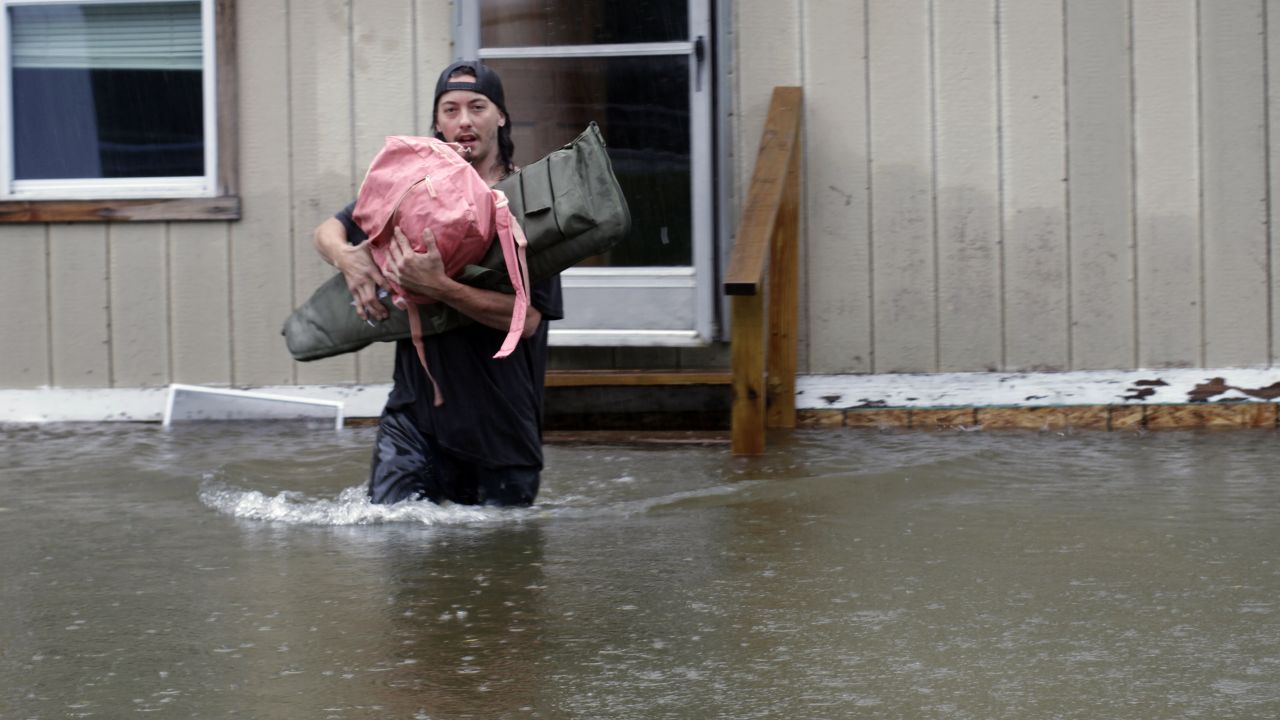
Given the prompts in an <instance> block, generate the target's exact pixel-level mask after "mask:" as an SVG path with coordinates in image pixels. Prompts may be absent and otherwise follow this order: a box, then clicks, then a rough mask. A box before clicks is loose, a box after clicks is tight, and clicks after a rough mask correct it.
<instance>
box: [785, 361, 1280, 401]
mask: <svg viewBox="0 0 1280 720" xmlns="http://www.w3.org/2000/svg"><path fill="white" fill-rule="evenodd" d="M1213 378H1222V379H1223V380H1224V381H1225V384H1226V385H1227V386H1229V387H1232V388H1239V389H1247V390H1257V389H1261V388H1267V387H1269V386H1271V385H1272V384H1275V383H1280V369H1275V368H1207V369H1203V368H1202V369H1185V368H1179V369H1163V370H1098V371H1072V372H1059V373H930V374H883V375H803V376H800V377H798V378H796V407H797V409H802V410H822V409H835V410H843V409H850V408H858V407H888V408H935V407H987V406H1006V407H1047V406H1066V405H1125V404H1129V405H1154V404H1168V403H1173V404H1178V403H1187V402H1190V401H1191V399H1190V393H1191V391H1192V390H1194V389H1195V388H1196V386H1198V385H1201V384H1202V383H1206V382H1208V381H1209V380H1211V379H1213ZM1239 389H1234V390H1228V391H1226V392H1224V393H1221V394H1218V395H1215V396H1213V397H1212V398H1210V401H1211V402H1219V401H1223V400H1232V401H1246V402H1267V400H1266V399H1265V398H1257V397H1253V396H1250V395H1248V394H1246V393H1244V392H1241V391H1240V390H1239Z"/></svg>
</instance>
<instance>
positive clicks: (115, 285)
mask: <svg viewBox="0 0 1280 720" xmlns="http://www.w3.org/2000/svg"><path fill="white" fill-rule="evenodd" d="M167 234H168V228H167V227H166V226H165V225H164V224H162V223H133V224H122V223H118V224H115V225H111V226H108V228H107V248H108V255H109V258H108V262H107V269H108V270H109V275H108V277H110V278H111V282H110V283H109V296H108V300H109V302H108V303H107V311H108V313H109V315H110V319H111V325H110V327H111V345H110V347H111V367H112V368H113V370H114V375H113V377H112V384H113V385H117V386H122V387H155V386H159V385H166V384H168V383H169V377H170V373H169V271H168V265H169V263H168V260H169V257H168V248H167V241H168V238H167Z"/></svg>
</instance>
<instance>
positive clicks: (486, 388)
mask: <svg viewBox="0 0 1280 720" xmlns="http://www.w3.org/2000/svg"><path fill="white" fill-rule="evenodd" d="M354 208H355V203H352V204H351V205H348V206H347V207H346V208H344V209H343V210H342V211H341V212H339V213H338V214H337V215H335V217H336V218H337V219H338V221H339V222H341V223H342V224H343V225H344V226H345V227H346V228H347V241H348V242H351V243H352V244H359V243H361V242H364V240H365V238H366V237H367V236H366V235H365V233H364V231H362V230H361V229H360V227H359V226H357V225H356V224H355V221H354V220H353V219H352V211H353V210H354ZM529 295H530V302H531V303H532V305H533V306H534V307H535V308H537V309H538V311H539V312H541V313H542V323H541V324H540V325H539V326H538V330H537V332H536V333H535V334H534V335H533V336H532V337H529V338H525V339H522V340H521V341H520V342H519V343H518V344H517V345H516V349H515V350H513V351H512V353H511V354H510V355H508V356H507V357H505V358H501V359H497V360H495V359H494V358H493V354H494V353H495V352H497V351H498V348H499V347H501V346H502V341H503V338H505V337H506V331H505V330H497V329H494V328H491V327H488V326H486V325H482V324H480V323H471V324H468V325H463V326H462V327H459V328H455V329H453V330H449V331H447V332H443V333H440V334H438V335H428V336H426V337H424V338H423V339H422V345H423V350H424V352H425V354H426V357H427V367H428V368H430V370H431V375H432V376H433V377H434V378H435V379H436V382H437V383H438V384H439V386H440V395H441V397H443V398H444V404H443V405H440V406H439V407H437V406H435V404H434V402H433V401H434V395H433V392H432V388H431V381H430V380H429V379H428V378H427V375H426V373H425V372H424V371H423V369H422V363H421V362H419V360H418V351H417V349H416V348H414V346H413V343H412V342H411V341H409V340H401V341H399V342H397V343H396V368H395V375H394V376H393V386H392V388H391V395H390V397H389V398H387V408H388V409H392V410H404V411H406V412H410V413H412V415H413V416H414V418H415V420H416V421H417V424H418V427H419V429H421V430H422V432H424V433H427V434H430V435H432V436H434V437H435V439H436V442H438V443H440V445H441V446H443V447H444V448H446V449H447V450H449V451H450V452H452V453H454V454H455V455H458V456H460V457H463V458H466V459H468V460H471V461H472V462H474V463H476V464H477V465H480V466H482V467H512V466H519V467H536V468H541V467H542V398H543V383H544V380H545V376H546V363H547V322H548V321H549V320H559V319H560V318H562V317H564V307H563V303H562V301H561V297H560V276H559V275H557V276H555V277H553V278H551V279H549V280H543V281H540V282H535V283H532V287H531V288H530V292H529Z"/></svg>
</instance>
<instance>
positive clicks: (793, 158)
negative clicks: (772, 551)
mask: <svg viewBox="0 0 1280 720" xmlns="http://www.w3.org/2000/svg"><path fill="white" fill-rule="evenodd" d="M803 97H804V96H803V93H802V92H801V90H800V88H798V87H776V88H774V89H773V99H772V101H771V102H770V104H769V115H768V117H767V118H765V127H764V132H763V133H761V136H760V150H759V152H758V153H757V155H756V167H755V172H754V173H753V174H752V176H751V187H750V188H749V189H748V191H747V204H746V207H745V208H744V209H743V213H742V219H741V221H740V222H739V224H738V233H737V238H736V239H735V240H734V246H733V251H732V253H731V254H730V256H729V269H728V271H727V272H726V273H725V282H724V291H725V294H726V295H729V296H730V298H731V304H730V306H729V307H730V310H731V312H732V313H733V319H732V321H731V327H730V332H731V336H730V339H731V343H732V347H731V352H730V356H731V357H730V360H731V362H732V363H733V414H732V415H733V417H732V422H733V426H732V435H733V454H735V455H762V454H764V445H765V442H764V441H765V427H766V424H767V425H768V426H770V427H795V422H796V410H795V394H796V393H795V375H796V322H797V320H796V318H797V306H798V300H797V298H798V296H799V287H798V285H799V283H798V280H797V278H798V273H799V259H798V257H799V248H798V246H799V240H800V232H799V226H800V225H799V224H800V180H801V177H800V175H801V173H800V165H801V162H802V158H803V154H802V152H801V150H800V146H799V143H800V109H801V104H802V101H803ZM766 265H767V267H768V271H769V277H768V279H767V282H766V278H765V269H766ZM766 292H767V297H768V302H769V309H768V313H767V320H768V325H767V326H766V324H765V321H766V312H765V301H766ZM766 358H767V359H768V360H767V365H768V374H767V375H766V373H765V367H766Z"/></svg>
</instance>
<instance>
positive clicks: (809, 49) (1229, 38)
mask: <svg viewBox="0 0 1280 720" xmlns="http://www.w3.org/2000/svg"><path fill="white" fill-rule="evenodd" d="M803 6H804V13H803V14H804V16H805V17H806V18H808V19H809V20H808V21H807V22H806V23H805V25H804V30H805V33H804V36H803V37H802V38H801V46H802V57H803V62H804V67H805V68H806V76H805V78H804V85H805V91H806V111H807V116H806V118H805V123H806V133H807V139H808V140H809V144H808V152H807V155H806V162H807V167H806V178H807V188H806V189H807V192H808V214H807V217H806V221H807V226H806V243H807V245H808V250H807V252H808V255H807V258H808V264H807V266H806V270H805V280H806V282H807V291H808V293H809V295H808V304H809V316H808V318H807V319H808V322H809V325H808V326H807V327H805V328H802V331H803V332H807V333H808V334H807V335H806V336H805V337H804V338H803V341H804V343H805V344H806V346H807V347H808V349H809V353H808V360H809V361H808V364H807V365H806V366H804V368H803V369H805V370H807V371H809V372H814V373H830V372H861V371H872V372H887V371H892V370H922V371H932V370H985V369H1005V370H1065V369H1104V368H1127V367H1135V366H1136V367H1152V366H1156V367H1160V366H1231V365H1266V364H1269V363H1270V362H1271V361H1272V357H1273V356H1274V355H1275V353H1276V352H1277V348H1276V335H1277V333H1278V332H1280V318H1277V317H1276V312H1275V308H1276V307H1277V306H1278V305H1280V290H1277V283H1276V281H1275V277H1276V274H1277V272H1280V259H1277V257H1276V255H1277V253H1276V248H1275V247H1274V238H1275V233H1274V232H1273V231H1272V230H1271V223H1272V213H1273V210H1272V208H1274V207H1276V202H1274V200H1275V198H1276V197H1277V196H1276V195H1274V192H1275V191H1274V189H1273V187H1272V185H1273V183H1272V178H1273V177H1274V172H1273V171H1275V170H1277V169H1280V161H1278V160H1277V158H1278V157H1280V154H1278V153H1277V152H1276V149H1275V147H1274V145H1272V144H1270V142H1271V138H1274V137H1277V136H1278V135H1277V134H1276V133H1275V132H1271V130H1272V128H1273V127H1274V126H1273V125H1272V123H1274V118H1275V117H1276V113H1274V112H1269V109H1273V108H1274V105H1273V103H1274V102H1275V101H1274V98H1275V97H1276V92H1277V90H1276V89H1275V88H1273V87H1271V86H1270V85H1269V82H1270V78H1272V77H1280V74H1277V73H1276V72H1268V70H1269V68H1270V69H1272V70H1274V69H1276V68H1277V67H1280V66H1277V65H1276V62H1277V60H1276V57H1277V54H1278V53H1280V50H1278V49H1277V48H1280V38H1278V37H1277V35H1278V33H1280V30H1278V29H1277V27H1278V26H1280V24H1278V23H1277V18H1278V17H1280V3H1278V2H1276V0H1268V1H1266V2H1264V1H1263V0H1243V1H1241V2H1230V3H1209V2H1195V1H1194V0H1171V1H1170V2H1156V1H1155V0H1132V2H1128V1H1120V0H1079V2H1077V1H1076V0H1072V1H1071V2H1066V3H1064V2H1062V1H1061V0H1016V1H1014V0H932V2H928V1H914V0H913V1H911V2H893V3H890V2H886V1H883V0H862V1H861V2H855V3H845V2H837V0H805V2H803ZM858 35H863V36H865V37H867V38H869V40H868V47H867V49H866V57H867V61H866V64H865V65H864V64H862V63H861V62H859V60H858V59H856V58H855V59H849V58H848V56H849V54H850V52H851V51H852V49H853V48H857V47H858V45H857V40H856V36H858ZM851 37H853V38H855V39H853V40H851V39H850V38H851ZM753 52H754V48H753V47H752V46H750V45H745V44H744V45H742V46H740V47H739V48H738V54H739V56H740V57H745V56H750V55H752V54H753ZM832 61H839V62H843V63H844V65H845V67H846V72H844V73H843V74H842V73H840V71H839V70H838V69H835V68H832V67H830V66H829V63H830V62H832ZM860 76H864V77H860ZM834 78H839V81H835V80H834ZM737 81H738V85H739V86H745V87H751V86H753V85H754V83H755V80H754V78H752V77H749V76H747V75H746V74H743V75H741V76H740V77H739V78H738V79H737ZM858 111H863V112H865V114H866V117H867V118H868V122H869V133H868V135H869V137H870V147H869V148H865V149H864V148H862V147H861V146H860V145H858V144H857V143H845V144H833V143H831V142H829V141H828V140H829V138H831V137H834V136H836V135H837V134H838V132H839V130H838V128H840V127H845V128H848V129H849V130H851V131H853V132H857V131H859V130H861V129H862V128H863V127H864V126H863V123H862V121H861V120H860V119H854V120H848V119H843V118H839V116H840V115H847V114H849V113H851V112H858ZM820 113H836V114H837V117H817V115H818V114H820ZM744 120H746V121H744V122H743V123H742V127H743V128H744V129H745V128H748V127H750V122H749V120H750V118H746V119H744ZM750 141H751V139H750V138H746V137H743V138H740V139H739V142H738V146H739V148H740V149H741V148H746V147H749V143H750ZM864 150H865V151H867V152H869V154H870V167H871V173H870V176H869V177H868V178H867V179H866V187H865V189H863V188H858V189H857V190H856V191H853V192H846V193H845V194H844V195H843V196H842V198H843V200H844V201H847V203H848V204H847V205H846V204H843V203H842V202H838V201H837V200H838V199H837V198H834V197H831V195H834V194H835V193H834V191H833V190H832V189H831V188H832V187H833V186H834V187H843V186H842V185H840V184H839V183H838V182H833V178H840V177H849V178H851V179H853V180H854V181H857V180H860V179H861V178H860V174H859V173H860V171H859V170H858V168H859V167H860V166H862V164H863V163H864V162H865V158H864V156H863V152H864ZM851 205H858V206H859V208H858V209H857V210H854V209H850V206H851ZM862 213H867V214H869V216H870V218H871V221H870V224H869V227H868V226H865V225H862V224H860V223H858V222H856V220H857V219H858V218H859V217H861V216H862ZM850 220H853V221H854V222H849V221H850ZM862 247H870V248H872V251H871V252H868V253H864V254H859V251H858V249H859V248H862ZM840 253H843V254H840ZM834 258H842V259H845V260H846V263H845V264H848V263H849V262H853V263H858V264H859V267H856V268H849V267H845V266H843V265H842V264H841V263H840V262H833V261H832V259H834ZM850 276H852V277H854V278H859V277H868V276H869V277H868V282H869V284H870V285H871V286H872V287H873V288H874V291H873V292H872V293H871V296H870V300H869V302H870V303H871V307H870V308H869V309H864V308H862V307H861V306H860V305H859V304H858V299H857V297H858V296H857V295H856V294H855V295H853V297H850V296H849V295H850V293H849V291H848V280H847V278H849V277H850ZM863 313H869V314H870V316H871V317H872V318H873V319H874V320H873V323H872V324H873V335H872V337H873V339H872V341H871V344H870V347H865V346H864V345H863V344H862V343H861V338H862V337H863V335H864V333H865V332H866V331H865V330H864V329H863V327H862V325H861V324H860V315H861V314H863ZM868 357H870V358H872V359H871V360H870V361H869V362H868V360H867V358H868Z"/></svg>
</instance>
